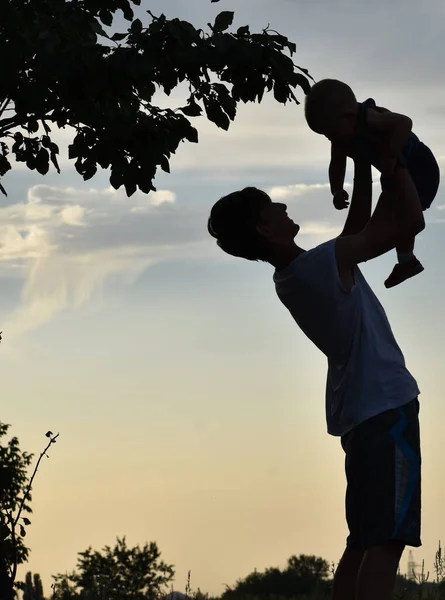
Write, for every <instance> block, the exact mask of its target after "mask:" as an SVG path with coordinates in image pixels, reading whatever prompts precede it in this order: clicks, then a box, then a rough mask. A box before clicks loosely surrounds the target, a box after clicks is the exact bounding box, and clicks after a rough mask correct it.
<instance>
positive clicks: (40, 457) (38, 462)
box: [13, 434, 60, 527]
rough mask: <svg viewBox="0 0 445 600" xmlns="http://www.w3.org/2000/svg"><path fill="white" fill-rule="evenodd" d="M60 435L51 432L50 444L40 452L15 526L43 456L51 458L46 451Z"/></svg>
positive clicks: (15, 521) (14, 525) (15, 522)
mask: <svg viewBox="0 0 445 600" xmlns="http://www.w3.org/2000/svg"><path fill="white" fill-rule="evenodd" d="M59 435H60V434H57V435H54V436H52V434H51V438H50V441H49V443H48V445H47V446H46V448H45V449H44V450H43V451H42V452H41V454H40V456H39V460H38V461H37V464H36V466H35V469H34V471H33V474H32V475H31V479H30V480H29V483H28V485H27V486H26V490H25V493H24V494H23V498H22V501H21V502H20V506H19V510H18V512H17V516H16V518H15V520H14V522H13V527H16V526H17V523H18V521H19V519H20V515H21V513H22V510H23V507H24V505H25V502H26V499H27V497H28V494H29V492H30V491H31V488H32V483H33V481H34V477H35V476H36V474H37V470H38V468H39V465H40V461H41V460H42V458H43V457H44V456H46V457H47V458H49V456H48V455H47V453H46V451H47V450H48V449H49V448H50V446H51V444H55V442H56V440H57V438H58V437H59Z"/></svg>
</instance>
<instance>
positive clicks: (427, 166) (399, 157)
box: [305, 79, 440, 288]
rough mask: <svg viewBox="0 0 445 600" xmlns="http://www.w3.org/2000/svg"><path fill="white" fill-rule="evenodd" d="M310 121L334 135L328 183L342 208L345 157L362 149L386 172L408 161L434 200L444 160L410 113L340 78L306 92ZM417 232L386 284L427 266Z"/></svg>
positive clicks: (423, 192)
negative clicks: (361, 94) (357, 91)
mask: <svg viewBox="0 0 445 600" xmlns="http://www.w3.org/2000/svg"><path fill="white" fill-rule="evenodd" d="M305 116H306V121H307V123H308V125H309V127H310V128H311V129H312V131H315V132H316V133H320V134H322V135H324V136H326V137H327V138H328V139H329V140H330V141H331V162H330V165H329V183H330V186H331V192H332V195H333V197H334V206H335V207H336V208H337V209H339V210H340V209H342V208H347V206H348V204H349V203H348V198H349V196H348V194H347V192H346V191H345V190H344V189H343V185H344V180H345V172H346V160H347V157H348V156H349V157H350V158H355V157H357V156H358V155H360V156H362V157H363V156H365V157H367V158H369V161H370V162H371V164H372V165H373V166H374V167H375V168H376V169H378V170H379V171H380V172H381V174H382V181H383V179H384V176H385V175H390V174H391V173H392V172H393V170H394V167H395V165H396V164H397V162H400V163H402V164H404V165H405V166H406V167H407V169H408V171H409V173H410V175H411V178H412V180H413V183H414V185H415V186H416V189H417V193H418V195H419V198H420V203H421V205H422V209H423V210H426V209H427V208H429V207H430V206H431V203H432V202H433V200H434V198H435V196H436V194H437V190H438V187H439V181H440V173H439V166H438V164H437V161H436V159H435V158H434V155H433V153H432V152H431V150H430V149H429V148H428V147H427V146H426V145H425V144H423V143H422V142H421V141H420V140H419V138H418V137H417V136H416V135H415V134H414V133H412V131H411V127H412V121H411V119H410V118H409V117H406V116H404V115H400V114H397V113H392V112H390V111H389V110H387V109H386V108H382V107H379V106H376V104H375V102H374V100H372V99H368V100H366V101H365V102H362V103H360V102H357V99H356V97H355V95H354V92H353V91H352V89H351V88H350V87H349V86H348V85H346V84H345V83H342V82H341V81H337V80H335V79H323V80H322V81H319V82H318V83H316V84H314V85H313V86H312V88H311V90H310V92H309V93H308V94H307V96H306V105H305ZM414 241H415V240H414V238H407V239H404V240H401V242H400V244H398V246H397V248H396V250H397V259H398V263H397V264H396V266H395V267H394V269H393V271H392V273H391V274H390V276H389V277H388V279H387V280H386V281H385V286H386V287H387V288H390V287H394V286H395V285H398V284H399V283H402V281H405V279H408V278H409V277H413V276H414V275H417V274H418V273H421V272H422V271H423V266H422V264H421V263H420V262H419V260H418V259H417V258H416V257H415V256H414V252H413V251H414Z"/></svg>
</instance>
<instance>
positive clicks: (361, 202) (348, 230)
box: [340, 161, 372, 236]
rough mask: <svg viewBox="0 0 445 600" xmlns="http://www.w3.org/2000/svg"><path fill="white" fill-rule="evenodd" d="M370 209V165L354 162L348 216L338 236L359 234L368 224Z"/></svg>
mask: <svg viewBox="0 0 445 600" xmlns="http://www.w3.org/2000/svg"><path fill="white" fill-rule="evenodd" d="M371 209H372V172H371V165H370V164H369V163H366V162H363V161H355V162H354V188H353V191H352V198H351V205H350V207H349V212H348V216H347V219H346V222H345V226H344V227H343V231H342V232H341V234H340V235H342V236H344V235H353V234H354V233H359V232H360V231H362V230H363V229H364V228H365V227H366V225H367V224H368V221H369V219H370V218H371Z"/></svg>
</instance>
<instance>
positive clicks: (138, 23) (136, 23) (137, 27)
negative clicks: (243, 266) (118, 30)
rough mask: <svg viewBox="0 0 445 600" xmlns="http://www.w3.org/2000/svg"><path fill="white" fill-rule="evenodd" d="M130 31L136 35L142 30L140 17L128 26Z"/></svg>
mask: <svg viewBox="0 0 445 600" xmlns="http://www.w3.org/2000/svg"><path fill="white" fill-rule="evenodd" d="M130 31H131V33H133V34H135V35H138V34H139V33H141V31H142V21H141V20H140V19H135V20H134V21H133V23H132V24H131V27H130Z"/></svg>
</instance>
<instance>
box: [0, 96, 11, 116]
mask: <svg viewBox="0 0 445 600" xmlns="http://www.w3.org/2000/svg"><path fill="white" fill-rule="evenodd" d="M9 102H10V98H6V100H5V101H4V102H3V104H2V105H0V117H1V116H2V114H3V113H4V112H5V109H6V107H7V106H8V104H9Z"/></svg>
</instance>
